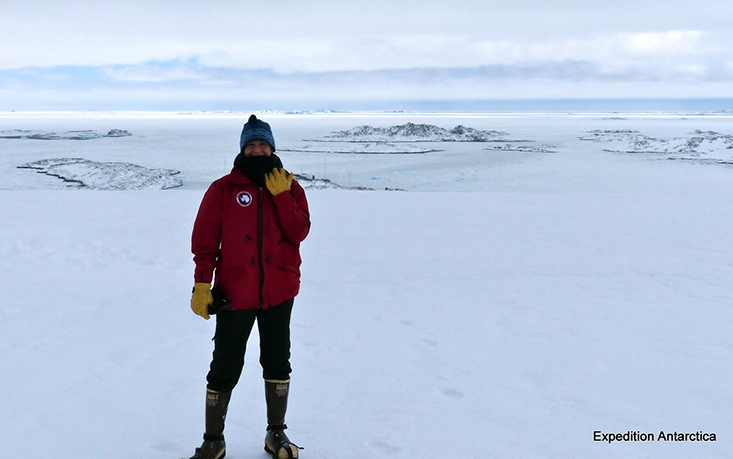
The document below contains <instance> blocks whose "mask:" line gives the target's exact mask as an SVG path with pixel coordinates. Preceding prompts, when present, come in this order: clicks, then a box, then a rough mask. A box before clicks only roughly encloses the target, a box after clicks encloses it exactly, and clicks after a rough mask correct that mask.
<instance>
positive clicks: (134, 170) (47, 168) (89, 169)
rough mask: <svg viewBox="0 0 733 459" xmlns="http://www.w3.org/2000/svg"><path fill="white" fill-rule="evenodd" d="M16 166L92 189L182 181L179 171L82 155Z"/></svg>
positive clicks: (159, 186) (171, 184) (149, 187)
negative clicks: (105, 161)
mask: <svg viewBox="0 0 733 459" xmlns="http://www.w3.org/2000/svg"><path fill="white" fill-rule="evenodd" d="M18 168H20V169H34V170H36V171H38V172H39V173H42V174H47V175H50V176H53V177H58V178H60V179H62V180H63V181H64V182H68V183H69V184H70V186H77V187H84V188H89V189H93V190H166V189H169V188H176V187H179V186H181V185H183V182H182V181H181V180H180V179H179V178H177V177H175V175H177V174H179V173H180V171H176V170H170V169H148V168H146V167H142V166H138V165H136V164H130V163H117V162H114V163H112V162H110V163H98V162H94V161H89V160H87V159H83V158H54V159H43V160H40V161H34V162H30V163H27V164H24V165H22V166H18Z"/></svg>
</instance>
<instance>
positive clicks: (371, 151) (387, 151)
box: [281, 141, 439, 155]
mask: <svg viewBox="0 0 733 459" xmlns="http://www.w3.org/2000/svg"><path fill="white" fill-rule="evenodd" d="M323 145H324V143H322V142H321V143H319V144H318V145H305V146H303V147H301V148H297V149H288V148H282V149H281V151H298V152H306V153H337V154H347V155H394V154H423V153H430V152H432V151H439V150H435V149H432V148H422V147H417V146H415V145H410V144H408V143H400V144H399V145H396V143H395V142H384V141H380V142H353V141H352V142H348V141H346V142H339V141H332V142H328V145H327V146H323Z"/></svg>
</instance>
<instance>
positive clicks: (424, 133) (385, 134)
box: [325, 123, 508, 142]
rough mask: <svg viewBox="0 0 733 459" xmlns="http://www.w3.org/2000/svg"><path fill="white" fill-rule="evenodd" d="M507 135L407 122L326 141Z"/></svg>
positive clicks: (471, 139)
mask: <svg viewBox="0 0 733 459" xmlns="http://www.w3.org/2000/svg"><path fill="white" fill-rule="evenodd" d="M506 135H508V134H507V133H506V132H502V131H481V130H478V129H474V128H470V127H466V126H462V125H458V126H456V127H454V128H453V129H451V130H448V129H445V128H442V127H439V126H434V125H432V124H415V123H406V124H401V125H398V126H391V127H388V128H380V127H372V126H368V125H364V126H358V127H355V128H353V129H349V130H348V131H338V132H334V133H333V135H330V136H326V137H325V138H326V141H333V140H337V141H344V140H348V141H351V142H380V141H382V142H384V141H391V142H495V141H497V140H503V137H504V136H506Z"/></svg>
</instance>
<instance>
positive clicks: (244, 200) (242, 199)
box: [237, 191, 252, 207]
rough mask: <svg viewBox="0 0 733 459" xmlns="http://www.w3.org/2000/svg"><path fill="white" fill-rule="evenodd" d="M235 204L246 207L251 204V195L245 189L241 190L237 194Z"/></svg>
mask: <svg viewBox="0 0 733 459" xmlns="http://www.w3.org/2000/svg"><path fill="white" fill-rule="evenodd" d="M237 204H239V205H240V206H242V207H247V206H249V205H250V204H252V195H251V194H249V193H248V192H247V191H242V192H240V193H239V194H238V195H237Z"/></svg>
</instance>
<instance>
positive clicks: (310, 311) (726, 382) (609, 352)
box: [0, 120, 733, 459]
mask: <svg viewBox="0 0 733 459" xmlns="http://www.w3.org/2000/svg"><path fill="white" fill-rule="evenodd" d="M510 121H511V120H510ZM510 121H507V120H502V121H501V123H504V124H507V123H510ZM520 121H521V120H520ZM512 122H513V121H512ZM584 122H585V121H583V123H584ZM716 122H717V121H716ZM339 123H341V124H347V123H346V122H345V121H343V120H339ZM517 123H519V121H517ZM629 123H631V121H629ZM214 124H215V123H211V125H212V126H213V125H214ZM226 124H229V121H226ZM357 124H363V123H353V125H357ZM455 124H457V123H454V122H453V120H449V122H446V125H448V126H452V125H455ZM475 124H476V123H474V125H475ZM520 124H521V123H520ZM520 124H517V126H519V125H520ZM581 124H582V123H581ZM636 124H637V125H641V127H643V128H644V129H640V130H643V131H644V132H647V131H649V132H653V131H654V130H655V129H661V128H659V127H658V126H656V125H654V123H651V122H650V123H649V125H648V126H647V124H643V123H641V122H640V121H636ZM349 125H350V124H349ZM216 126H218V127H217V129H221V130H223V129H224V127H223V126H222V125H216ZM115 127H119V128H122V129H128V126H127V125H126V124H123V125H120V124H119V123H115ZM338 127H339V128H341V125H339V126H338ZM479 127H482V126H479ZM696 127H697V126H696ZM72 128H73V127H71V128H70V129H72ZM88 128H95V129H97V126H89V127H88ZM100 129H101V128H100ZM294 129H295V130H298V129H305V128H304V127H303V125H296V126H294ZM497 129H501V130H505V131H508V132H512V133H515V132H517V131H518V129H516V128H515V129H508V128H507V127H506V126H505V125H501V126H498V127H497ZM522 129H526V130H528V131H529V130H531V129H530V128H528V127H523V128H522ZM545 129H547V132H550V129H549V128H547V127H545ZM321 130H322V131H327V130H336V129H335V128H333V129H331V128H330V127H329V129H326V128H325V127H321ZM585 130H586V126H585V125H583V126H577V125H575V124H574V122H569V123H568V125H567V126H565V130H564V131H562V132H561V135H560V134H556V135H555V137H554V138H549V137H551V136H549V135H548V136H547V138H545V136H540V135H537V136H536V137H538V138H539V137H542V140H547V141H549V142H551V143H553V144H555V145H558V146H560V151H559V153H557V154H552V155H543V156H541V157H537V156H532V155H526V156H522V157H521V158H516V157H515V158H514V160H511V161H509V160H506V161H504V160H498V161H497V162H491V163H489V162H487V163H485V164H484V165H483V167H482V168H474V170H473V172H475V173H477V174H479V175H480V176H481V180H477V182H478V183H479V184H480V185H478V186H479V188H480V191H474V192H447V191H435V192H419V191H411V192H384V191H378V192H357V191H344V190H310V191H309V192H308V198H309V202H310V206H311V214H312V220H313V229H312V232H311V234H310V235H309V237H308V239H306V241H305V242H304V243H303V247H302V254H303V260H304V264H303V269H302V271H303V278H302V282H303V284H302V291H301V294H300V295H299V296H298V298H297V299H296V303H295V309H294V316H293V367H294V373H293V376H292V377H293V384H292V392H293V394H292V398H291V401H290V410H289V413H288V419H287V422H288V425H289V426H290V429H289V432H288V433H289V434H290V436H291V438H292V439H293V440H294V441H295V442H297V443H298V444H300V445H302V446H304V447H305V448H306V449H305V450H304V451H302V457H303V458H304V459H305V458H308V459H312V458H323V459H335V458H342V457H351V458H364V459H366V458H380V457H381V458H408V457H410V458H412V457H426V458H432V457H435V458H452V457H470V458H485V457H502V458H503V457H521V458H557V457H593V458H609V459H611V458H613V459H616V458H619V459H620V458H628V457H634V458H650V459H652V458H654V459H656V458H660V457H664V458H673V459H674V458H680V459H682V458H689V457H696V458H724V457H727V456H728V454H729V451H730V438H731V437H732V434H733V432H732V431H733V429H732V428H731V424H730V420H729V418H730V416H729V413H730V412H731V408H733V400H731V396H730V393H729V392H730V391H729V389H728V388H729V387H730V384H731V371H730V368H731V363H733V362H732V360H733V358H732V357H733V356H732V355H731V350H732V349H733V339H732V338H731V335H730V333H729V328H730V326H729V324H730V323H731V319H732V317H731V315H733V312H732V310H731V308H730V305H731V304H732V303H733V292H732V291H731V288H730V285H731V283H730V279H731V276H732V275H733V244H731V240H730V228H731V227H732V226H733V212H731V211H732V210H733V209H732V208H731V207H732V206H733V204H732V203H731V199H730V190H731V189H733V187H732V185H733V175H732V174H731V169H730V168H728V167H726V166H712V165H700V164H687V163H685V164H683V163H677V162H671V161H666V162H664V161H656V160H650V159H647V158H644V157H639V156H626V155H614V154H611V153H603V152H600V151H596V150H586V149H584V147H581V146H580V145H585V146H586V147H587V146H588V145H587V144H584V143H582V142H580V141H578V140H577V138H575V137H572V136H569V135H567V133H568V132H581V131H585ZM130 131H131V132H133V134H135V133H136V132H139V131H137V130H135V129H130ZM201 131H204V129H203V128H201ZM151 132H152V131H151ZM149 135H152V133H151V134H149ZM166 135H168V136H170V137H171V138H174V137H175V138H177V136H179V135H183V134H181V133H180V131H178V130H175V129H172V130H171V132H169V133H168V134H166ZM656 135H658V134H656ZM161 136H162V134H161ZM517 136H518V137H519V135H517ZM133 138H134V137H131V138H129V139H133ZM162 138H163V137H161V141H160V142H161V144H163V143H164V142H162ZM115 140H118V139H115ZM59 142H61V141H59ZM140 142H141V143H140V147H139V148H140V150H139V151H143V150H144V147H143V143H142V141H140ZM171 143H172V144H174V145H177V144H176V142H174V141H173V140H171ZM3 145H7V144H3ZM25 145H27V144H25ZM85 145H89V144H85ZM181 145H183V144H181ZM33 148H44V149H45V148H48V147H46V146H35V147H33ZM79 148H90V149H91V147H87V146H83V147H79ZM176 148H180V151H181V152H186V150H185V148H184V147H183V146H179V147H176ZM189 148H190V150H189V151H188V153H187V156H186V157H181V158H178V159H176V161H177V162H179V163H180V164H184V165H186V164H188V166H187V167H180V166H179V165H177V164H170V163H169V162H168V161H166V160H164V159H161V158H157V159H151V160H150V161H149V162H143V161H139V158H140V157H137V159H138V160H136V161H132V160H134V159H135V158H131V157H126V158H119V159H120V160H125V161H131V162H136V163H138V164H143V165H145V166H146V167H161V168H173V169H180V170H182V174H181V175H182V176H187V177H188V182H187V183H189V185H188V187H187V186H185V185H184V187H183V188H182V189H175V190H167V191H156V192H151V191H135V192H133V191H117V192H108V191H107V192H105V191H92V190H60V189H51V190H28V189H10V190H3V191H2V193H1V196H0V199H1V201H0V203H1V204H0V221H2V222H3V224H2V225H1V226H0V255H2V256H0V266H1V267H2V272H3V274H4V275H5V276H4V277H5V279H6V281H7V282H6V290H5V292H4V294H3V296H4V301H3V304H4V307H3V308H0V335H1V336H2V337H3V338H2V339H3V346H2V347H0V360H1V361H2V362H3V371H2V372H0V387H2V388H3V389H4V390H5V392H6V393H7V394H9V396H8V397H7V398H6V401H5V402H4V407H5V408H4V413H5V416H3V417H2V419H0V433H2V439H1V441H0V456H2V457H14V456H16V455H17V452H18V451H23V455H24V457H29V458H45V457H49V456H54V457H58V458H75V457H90V456H97V457H99V456H102V457H105V458H112V459H114V458H118V457H119V458H123V457H124V458H129V457H155V458H161V459H163V458H170V459H174V458H180V457H189V456H190V455H191V454H192V453H193V448H194V447H195V446H197V445H198V444H199V442H200V439H201V433H202V429H203V408H204V387H205V379H204V378H205V375H206V371H207V369H208V364H209V359H210V355H211V350H212V344H211V341H210V339H211V337H212V336H213V327H214V322H213V321H208V322H207V321H204V320H202V319H200V318H198V317H197V316H195V315H194V314H193V313H191V311H190V309H189V306H188V302H189V299H190V288H191V275H192V270H193V263H192V261H191V255H190V253H189V250H190V247H189V243H190V232H191V227H192V224H193V218H194V216H195V213H196V210H197V208H198V204H199V202H200V199H201V196H202V195H203V188H202V187H201V186H200V185H195V183H198V182H197V181H196V180H200V182H201V183H205V182H206V180H205V179H206V173H204V172H201V171H196V170H195V167H198V165H200V164H204V163H205V162H206V161H205V160H204V159H201V158H199V156H197V155H198V154H197V153H195V152H197V151H200V148H201V144H195V145H191V146H190V147H189ZM34 154H37V153H34ZM44 154H45V153H44ZM129 154H130V156H134V155H132V153H129ZM150 155H152V156H154V154H153V152H150ZM18 156H19V158H18V159H21V158H20V156H22V161H23V162H28V161H31V160H36V159H42V157H35V156H29V155H28V154H24V155H18ZM77 156H83V157H87V158H88V159H90V160H95V161H101V160H117V159H114V158H112V159H109V158H103V157H99V156H103V155H99V156H97V157H91V156H90V155H77ZM109 156H110V157H112V156H113V155H112V149H111V147H110V150H109ZM419 156H423V155H419ZM222 157H223V155H222ZM462 158H465V160H466V162H467V163H468V162H469V160H468V158H467V157H466V156H463V157H462ZM284 160H285V159H284ZM3 161H7V160H6V159H5V160H3ZM321 161H322V160H321ZM433 166H434V164H429V165H428V166H427V167H426V168H425V169H419V168H418V169H417V171H418V173H417V174H416V175H418V176H419V177H420V180H423V181H424V182H423V183H428V182H430V183H432V184H433V186H436V184H437V187H438V188H441V187H442V186H444V183H447V182H444V181H443V180H442V179H440V180H437V179H435V177H436V176H438V175H439V174H441V173H442V174H445V176H446V177H447V176H450V177H452V178H453V179H454V178H455V175H453V172H452V171H450V170H449V171H445V170H442V171H441V170H440V169H439V168H438V167H437V166H435V168H436V170H437V171H438V172H436V173H432V171H433V169H432V168H433ZM304 167H306V168H307V167H308V166H307V165H306V166H304ZM344 167H351V166H349V165H346V166H344ZM294 169H295V168H294ZM296 172H299V171H297V169H296ZM466 172H469V169H466ZM8 174H11V175H12V177H20V175H19V174H30V175H31V176H34V175H35V174H32V173H30V172H28V171H15V170H11V171H10V172H8ZM194 177H198V179H194ZM213 178H216V177H213ZM33 180H36V178H35V177H33ZM45 180H49V181H53V179H52V178H49V177H45ZM446 180H447V179H446ZM192 182H193V183H194V184H191V183H192ZM6 183H7V182H6ZM35 183H39V184H40V183H41V182H35ZM253 335H254V336H252V337H251V338H250V349H249V350H248V353H247V364H246V365H245V371H244V374H243V376H242V380H241V382H240V384H239V386H238V387H237V389H236V390H235V393H234V395H233V399H232V404H231V407H230V414H229V417H228V424H227V431H226V434H227V443H228V452H227V457H232V458H263V459H264V458H265V457H266V454H265V453H264V452H263V451H262V438H263V436H264V427H265V422H264V413H265V407H264V399H263V398H264V396H263V384H262V381H261V377H260V368H259V365H258V363H257V354H258V353H257V336H256V330H255V331H254V332H253ZM596 430H601V431H603V432H613V433H616V432H620V433H625V432H626V431H629V430H631V431H636V430H639V431H641V432H653V433H654V434H657V433H658V432H659V431H660V430H665V431H668V432H672V431H675V430H677V431H679V432H695V431H698V430H702V431H705V432H714V433H716V434H717V439H718V440H717V441H716V442H714V443H702V442H700V443H692V442H685V443H679V442H677V443H675V442H648V443H641V442H635V443H634V442H629V443H614V444H611V445H609V444H607V443H601V442H594V441H593V432H594V431H596Z"/></svg>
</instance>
